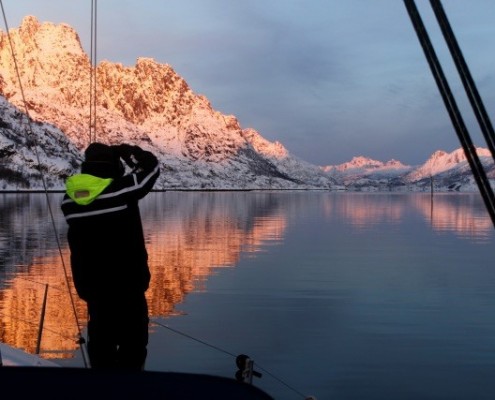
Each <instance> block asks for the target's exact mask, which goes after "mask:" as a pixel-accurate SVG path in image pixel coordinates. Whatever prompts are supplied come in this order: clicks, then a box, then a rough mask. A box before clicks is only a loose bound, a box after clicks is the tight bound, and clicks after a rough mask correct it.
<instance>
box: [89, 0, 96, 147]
mask: <svg viewBox="0 0 495 400" xmlns="http://www.w3.org/2000/svg"><path fill="white" fill-rule="evenodd" d="M97 8H98V0H91V44H90V67H89V143H91V142H93V141H96V86H97V85H96V84H97V80H96V65H97V51H96V49H97V46H96V45H97Z"/></svg>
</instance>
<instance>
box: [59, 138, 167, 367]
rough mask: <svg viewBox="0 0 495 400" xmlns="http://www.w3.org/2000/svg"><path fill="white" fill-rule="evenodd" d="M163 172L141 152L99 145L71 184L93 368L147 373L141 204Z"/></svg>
mask: <svg viewBox="0 0 495 400" xmlns="http://www.w3.org/2000/svg"><path fill="white" fill-rule="evenodd" d="M122 160H123V161H124V162H125V163H126V164H127V165H128V167H129V168H128V169H131V172H130V173H128V174H124V172H125V171H126V168H125V166H124V164H123V162H122ZM159 173H160V170H159V166H158V160H157V158H156V157H155V156H154V155H153V154H152V153H151V152H149V151H145V150H143V149H141V148H140V147H138V146H131V145H128V144H121V145H117V146H108V145H105V144H103V143H91V144H90V145H89V146H88V148H87V149H86V151H85V159H84V162H83V163H82V165H81V173H80V174H77V175H73V176H71V177H69V178H68V179H67V181H66V193H65V195H64V199H63V201H62V205H61V208H62V212H63V214H64V216H65V219H66V221H67V223H68V233H67V240H68V244H69V248H70V262H71V270H72V276H73V280H74V286H75V288H76V291H77V294H78V295H79V297H81V299H83V300H84V301H85V302H86V303H87V306H88V315H89V320H88V355H89V360H90V363H91V367H92V368H126V369H143V368H144V363H145V360H146V356H147V345H148V324H149V317H148V305H147V302H146V297H145V292H146V290H147V289H148V285H149V282H150V277H151V276H150V271H149V268H148V254H147V251H146V246H145V241H144V235H143V227H142V223H141V216H140V212H139V206H138V201H139V200H140V199H142V198H143V197H144V196H146V194H148V193H149V192H150V191H151V189H152V188H153V185H154V183H155V182H156V179H157V178H158V176H159Z"/></svg>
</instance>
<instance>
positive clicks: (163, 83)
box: [0, 16, 333, 189]
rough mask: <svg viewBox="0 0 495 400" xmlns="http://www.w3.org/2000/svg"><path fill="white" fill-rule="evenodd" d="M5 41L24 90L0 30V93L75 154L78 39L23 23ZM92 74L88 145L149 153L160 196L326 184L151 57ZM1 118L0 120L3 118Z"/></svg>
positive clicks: (87, 86) (81, 96)
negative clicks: (92, 141) (154, 159)
mask: <svg viewBox="0 0 495 400" xmlns="http://www.w3.org/2000/svg"><path fill="white" fill-rule="evenodd" d="M10 37H11V41H12V43H13V44H14V48H15V54H16V62H17V69H18V71H19V74H20V76H21V81H22V87H23V92H21V90H20V86H19V83H18V81H17V70H16V65H15V64H14V60H13V58H12V55H11V50H10V47H9V41H8V40H6V39H7V38H6V33H3V34H2V37H1V39H2V40H1V41H0V94H3V95H4V96H5V98H6V99H7V100H8V101H9V102H10V103H12V104H14V105H16V106H18V107H19V108H21V109H23V108H24V101H23V97H22V94H24V98H25V103H26V104H27V107H28V111H29V115H30V117H31V118H32V119H33V120H34V121H39V122H41V123H44V124H47V125H51V126H52V127H53V128H55V127H57V128H59V130H60V132H61V133H62V134H63V135H64V136H65V137H66V138H67V140H68V141H69V142H70V144H71V145H73V146H75V147H76V148H77V149H78V150H79V151H81V150H83V149H84V148H85V147H86V146H87V145H88V143H89V121H90V95H89V94H90V92H91V74H90V71H91V63H90V60H89V58H88V56H87V55H86V54H85V53H84V51H83V49H82V47H81V44H80V42H79V38H78V35H77V33H76V32H75V31H74V30H73V29H72V28H71V27H69V26H68V25H66V24H60V25H54V24H51V23H47V22H45V23H40V22H39V21H38V20H37V19H36V18H35V17H32V16H29V17H26V18H24V20H23V22H22V24H21V26H20V27H19V28H18V29H12V30H11V32H10ZM96 76H97V82H96V84H95V85H94V86H93V87H96V88H97V109H96V112H94V111H93V116H94V115H95V114H96V116H97V122H96V139H97V140H98V141H101V142H104V143H110V144H115V143H121V142H124V141H125V142H130V143H134V144H137V145H140V146H142V147H144V148H147V149H150V150H152V151H153V152H154V153H155V154H156V155H157V156H158V157H159V159H160V163H161V165H162V169H163V173H162V175H161V176H160V180H159V181H158V182H157V184H156V186H155V187H156V188H158V189H170V188H196V189H198V188H202V189H250V188H320V187H326V188H329V187H331V186H332V185H333V181H332V179H331V178H330V177H329V176H328V175H327V174H325V173H324V172H323V171H321V169H319V168H318V167H316V166H313V165H310V164H309V163H306V162H304V161H302V160H298V159H297V158H295V157H293V156H291V155H290V154H289V153H288V151H287V150H286V149H285V148H284V147H283V146H282V144H280V143H271V142H269V141H267V140H265V139H264V138H262V137H261V135H260V134H259V133H258V132H256V131H255V130H253V129H243V128H241V126H240V125H239V122H238V121H237V119H236V118H235V117H234V116H231V115H223V114H221V113H220V112H218V111H216V110H214V109H213V108H212V106H211V104H210V103H209V101H208V99H207V98H206V97H205V96H202V95H198V94H195V93H194V92H193V91H192V90H191V89H190V88H189V86H188V85H187V83H186V82H185V81H184V79H182V78H181V77H180V76H179V75H178V74H177V73H176V72H175V71H174V70H173V68H172V67H171V66H169V65H163V64H159V63H157V62H155V61H154V60H152V59H149V58H140V59H138V60H137V62H136V65H135V66H134V67H124V66H123V65H121V64H114V63H110V62H108V61H103V62H101V63H100V64H99V65H98V66H97V68H96ZM5 110H6V109H5ZM9 118H10V117H9V116H8V114H6V115H4V116H3V119H4V120H5V121H8V120H9ZM45 129H46V128H45ZM33 131H34V134H35V135H36V136H39V143H40V144H43V143H44V137H43V136H44V133H43V131H42V130H41V131H40V130H38V129H37V127H34V128H33ZM2 132H5V128H4V129H2ZM2 134H3V135H4V136H9V135H10V136H12V134H13V133H12V132H5V133H2ZM18 137H19V138H20V137H21V135H20V134H19V135H18ZM19 140H20V139H19ZM18 145H20V146H24V143H23V142H22V141H20V142H19V143H18ZM64 145H65V144H64ZM14 148H15V147H14ZM61 156H63V157H66V158H67V159H68V161H69V162H70V164H71V165H73V164H74V165H77V164H78V162H79V161H80V156H77V157H75V158H72V156H73V155H72V154H71V153H68V154H64V153H63V152H62V151H61ZM62 175H63V174H62Z"/></svg>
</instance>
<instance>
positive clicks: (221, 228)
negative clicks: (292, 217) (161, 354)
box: [147, 216, 286, 316]
mask: <svg viewBox="0 0 495 400" xmlns="http://www.w3.org/2000/svg"><path fill="white" fill-rule="evenodd" d="M184 225H185V226H183V225H180V224H176V223H174V224H170V225H168V224H164V226H163V229H162V230H159V231H154V233H153V236H152V237H151V238H150V239H149V244H148V253H149V264H150V268H151V276H152V279H151V283H150V289H149V290H148V293H147V294H148V298H149V303H150V312H151V313H152V314H153V315H161V316H163V315H168V314H170V313H171V312H172V310H173V308H174V305H175V304H177V303H180V302H181V301H182V300H183V298H184V296H185V295H186V294H187V293H189V292H191V291H203V290H206V289H205V288H206V281H207V278H208V276H210V275H212V274H213V273H214V270H215V269H217V268H228V267H233V266H235V265H236V264H237V263H238V261H239V258H240V255H241V253H254V252H257V251H259V249H260V248H261V247H262V246H263V244H264V243H265V242H267V241H273V240H279V239H280V238H281V237H282V235H283V232H284V230H285V227H286V221H285V219H284V218H283V217H282V216H278V217H262V218H255V220H254V222H253V223H252V224H249V229H247V230H244V229H241V228H240V227H239V224H238V223H237V222H236V221H235V220H228V219H227V220H226V219H219V220H202V221H199V220H196V221H195V223H194V224H191V225H188V224H187V223H185V224H184Z"/></svg>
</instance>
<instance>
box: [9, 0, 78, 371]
mask: <svg viewBox="0 0 495 400" xmlns="http://www.w3.org/2000/svg"><path fill="white" fill-rule="evenodd" d="M0 6H1V8H2V16H3V21H4V24H5V30H6V32H7V38H8V41H9V46H10V51H11V55H12V60H13V62H14V68H15V72H16V76H17V81H18V83H19V88H20V92H21V97H22V102H23V107H24V113H25V115H26V118H27V126H28V129H27V132H26V133H25V139H26V144H27V146H28V147H30V148H33V149H34V153H35V155H36V161H37V164H38V169H39V173H40V177H41V181H42V184H43V190H44V193H45V197H46V202H47V206H48V211H49V214H50V220H51V223H52V228H53V231H54V233H55V240H56V242H57V247H58V252H59V255H60V259H61V262H62V267H63V270H64V277H65V283H66V285H67V288H68V294H69V298H70V302H71V306H72V311H73V313H74V317H75V320H76V325H77V329H78V334H79V339H78V342H79V343H80V344H81V352H82V357H83V360H84V365H85V366H87V362H86V356H85V352H84V348H83V346H82V345H83V344H84V343H85V340H84V338H83V337H82V333H81V328H80V326H81V325H80V323H79V318H78V316H77V311H76V305H75V301H74V297H73V295H72V292H71V290H70V283H69V275H68V272H67V267H66V265H65V260H64V256H63V253H62V246H61V243H60V238H59V234H58V230H57V226H56V224H55V217H54V214H53V210H52V206H51V202H50V197H49V196H48V187H47V183H46V179H45V176H44V174H43V169H42V168H41V159H40V155H39V150H38V147H39V143H38V140H37V137H36V135H35V134H34V133H33V127H32V123H31V121H32V120H31V116H30V114H29V109H28V106H27V101H26V97H25V95H24V88H23V86H22V82H21V74H20V72H19V66H18V63H17V57H16V55H15V50H14V45H13V43H12V38H11V36H10V30H9V25H8V23H7V16H6V14H5V9H4V7H3V1H2V0H0ZM31 144H32V146H31Z"/></svg>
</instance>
